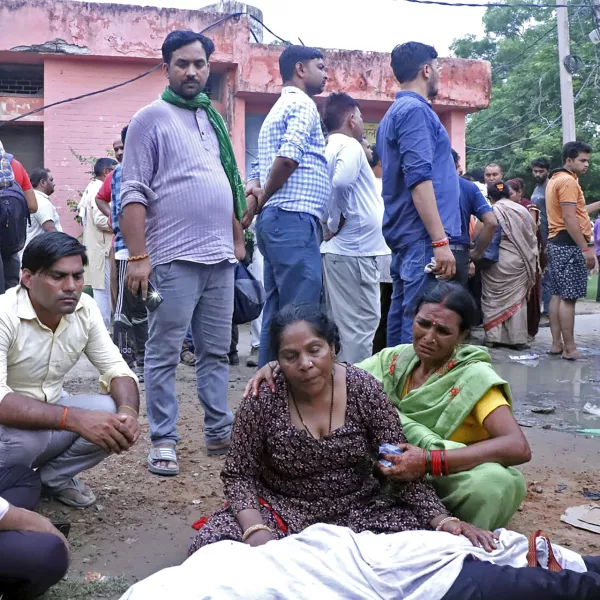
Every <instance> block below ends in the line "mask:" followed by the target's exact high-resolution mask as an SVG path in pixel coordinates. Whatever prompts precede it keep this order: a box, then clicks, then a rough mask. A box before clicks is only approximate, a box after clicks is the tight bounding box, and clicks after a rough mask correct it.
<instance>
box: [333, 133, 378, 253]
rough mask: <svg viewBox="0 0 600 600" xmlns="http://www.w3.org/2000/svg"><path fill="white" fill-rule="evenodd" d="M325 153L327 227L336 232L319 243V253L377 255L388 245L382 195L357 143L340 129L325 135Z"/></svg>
mask: <svg viewBox="0 0 600 600" xmlns="http://www.w3.org/2000/svg"><path fill="white" fill-rule="evenodd" d="M325 156H326V158H327V163H328V166H329V177H330V179H331V184H332V189H331V194H330V197H329V205H328V211H327V212H328V219H327V227H328V229H329V231H332V232H334V233H335V232H337V231H338V228H339V224H340V218H341V216H342V215H343V216H344V218H345V222H344V224H343V226H342V228H341V229H340V230H339V232H338V233H337V235H335V236H334V237H333V238H332V239H331V240H329V241H328V242H323V243H322V244H321V253H322V254H326V253H332V254H341V255H343V256H381V255H383V254H388V253H389V249H388V247H387V246H386V244H385V240H384V239H383V234H382V232H381V225H382V223H383V199H382V198H381V194H380V193H379V192H378V191H377V184H376V179H375V175H374V174H373V171H372V170H371V167H370V166H369V162H368V161H367V157H366V155H365V152H364V150H363V148H362V146H361V145H360V143H359V142H358V141H357V140H355V139H354V138H351V137H349V136H347V135H344V134H342V133H334V134H332V135H330V136H329V140H328V142H327V148H326V150H325Z"/></svg>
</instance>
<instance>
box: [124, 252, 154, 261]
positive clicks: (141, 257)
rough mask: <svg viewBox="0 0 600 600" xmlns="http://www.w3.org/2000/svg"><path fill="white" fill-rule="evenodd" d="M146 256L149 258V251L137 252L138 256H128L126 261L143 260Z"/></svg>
mask: <svg viewBox="0 0 600 600" xmlns="http://www.w3.org/2000/svg"><path fill="white" fill-rule="evenodd" d="M147 258H150V253H149V252H146V254H139V255H138V256H130V257H129V258H128V259H127V262H135V261H137V260H145V259H147Z"/></svg>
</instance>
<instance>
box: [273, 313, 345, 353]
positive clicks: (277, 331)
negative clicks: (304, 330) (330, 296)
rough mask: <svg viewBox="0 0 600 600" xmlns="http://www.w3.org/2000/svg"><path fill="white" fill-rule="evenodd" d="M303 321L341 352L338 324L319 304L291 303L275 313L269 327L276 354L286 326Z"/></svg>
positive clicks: (336, 350) (337, 351)
mask: <svg viewBox="0 0 600 600" xmlns="http://www.w3.org/2000/svg"><path fill="white" fill-rule="evenodd" d="M301 321H305V322H306V323H308V324H309V325H310V327H311V328H312V330H313V331H314V332H315V335H317V336H318V337H320V338H321V339H323V340H325V341H326V342H327V343H328V344H329V345H330V346H331V347H332V348H333V349H334V350H335V352H336V353H338V354H339V351H340V349H341V345H340V332H339V331H338V328H337V325H336V324H335V323H334V322H333V320H332V319H331V318H330V317H329V316H328V315H327V313H325V312H324V311H323V310H322V309H321V308H320V307H319V306H315V305H312V304H301V305H298V306H294V305H291V304H290V305H288V306H286V307H285V308H283V309H282V310H281V311H280V312H278V313H277V314H276V315H275V317H274V318H273V321H272V322H271V328H270V329H269V341H270V343H271V348H273V349H274V350H275V354H279V349H280V347H281V336H282V335H283V332H284V331H285V329H286V327H289V326H290V325H292V324H294V323H299V322H301Z"/></svg>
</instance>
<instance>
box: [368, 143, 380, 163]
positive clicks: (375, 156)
mask: <svg viewBox="0 0 600 600" xmlns="http://www.w3.org/2000/svg"><path fill="white" fill-rule="evenodd" d="M371 152H372V153H373V158H372V159H371V161H370V162H369V166H370V167H371V168H373V167H376V166H377V165H378V164H379V163H380V162H381V158H379V152H377V146H376V145H375V144H371Z"/></svg>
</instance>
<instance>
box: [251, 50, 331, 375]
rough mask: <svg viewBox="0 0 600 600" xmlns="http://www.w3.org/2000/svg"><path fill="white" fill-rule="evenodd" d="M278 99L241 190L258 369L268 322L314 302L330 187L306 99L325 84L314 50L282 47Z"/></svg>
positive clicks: (264, 358) (270, 355) (266, 356)
mask: <svg viewBox="0 0 600 600" xmlns="http://www.w3.org/2000/svg"><path fill="white" fill-rule="evenodd" d="M279 70H280V71H281V78H282V80H283V89H282V90H281V97H280V98H279V100H278V101H277V102H276V103H275V106H273V108H272V109H271V111H270V112H269V114H268V115H267V118H266V119H265V121H264V123H263V125H262V127H261V129H260V134H259V137H258V160H257V161H255V163H254V164H253V165H252V171H251V173H250V176H249V178H248V179H249V181H248V184H247V186H246V199H247V205H248V209H247V211H246V215H245V217H244V220H243V221H242V223H243V225H244V226H248V225H250V222H251V221H252V217H253V216H254V214H255V213H256V212H260V214H259V216H258V218H257V220H256V240H257V242H258V248H259V250H260V252H261V254H262V255H263V257H264V259H265V262H264V284H265V291H266V292H267V301H266V303H265V307H264V311H263V324H262V332H261V339H260V349H259V355H258V366H259V367H262V366H263V365H264V364H266V363H267V362H268V361H270V360H273V359H274V358H276V356H275V352H274V349H273V348H272V347H271V345H270V340H269V330H270V325H271V321H272V320H273V317H274V316H275V315H276V314H277V313H278V312H279V311H280V310H281V309H282V308H284V307H285V306H287V305H289V304H292V305H299V304H318V303H319V302H320V299H321V289H322V271H321V251H320V249H319V244H320V242H321V237H320V234H321V224H320V219H321V216H322V215H323V212H324V211H325V208H326V206H327V202H328V200H329V191H330V187H331V183H330V181H329V172H328V167H327V159H326V158H325V138H324V136H323V132H322V129H321V118H320V117H319V111H318V110H317V106H316V104H315V102H314V100H313V99H312V98H313V96H316V95H317V94H320V93H321V92H322V91H323V88H324V87H325V83H326V82H327V73H326V71H325V65H324V63H323V54H322V53H321V51H320V50H317V49H315V48H309V47H307V46H288V47H287V48H286V49H285V50H284V51H283V53H282V54H281V56H280V58H279Z"/></svg>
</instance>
